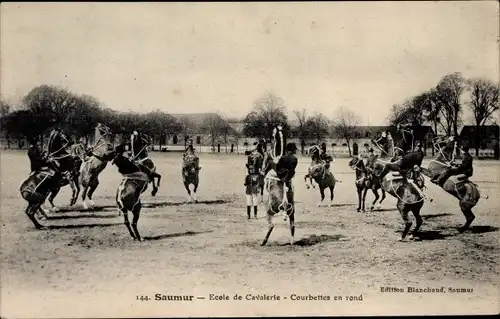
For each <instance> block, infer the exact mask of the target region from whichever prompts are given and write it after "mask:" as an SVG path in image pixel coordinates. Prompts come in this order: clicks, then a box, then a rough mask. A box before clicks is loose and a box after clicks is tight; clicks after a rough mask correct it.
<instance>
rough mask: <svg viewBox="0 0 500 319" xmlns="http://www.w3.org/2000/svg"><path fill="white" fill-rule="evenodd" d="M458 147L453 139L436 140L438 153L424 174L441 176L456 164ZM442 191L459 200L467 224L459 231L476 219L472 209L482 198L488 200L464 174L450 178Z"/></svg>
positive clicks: (424, 170)
mask: <svg viewBox="0 0 500 319" xmlns="http://www.w3.org/2000/svg"><path fill="white" fill-rule="evenodd" d="M457 145H458V143H457V141H455V139H454V138H453V137H451V138H449V139H448V140H441V141H440V140H439V139H436V140H435V141H434V147H435V148H436V151H437V152H436V156H435V157H434V159H432V160H431V161H430V162H429V165H428V167H427V168H426V169H422V173H423V174H424V175H426V176H427V177H430V178H435V177H437V176H439V175H441V174H442V173H443V172H444V171H445V170H446V169H447V168H448V167H450V166H451V165H452V163H453V162H454V160H455V154H456V149H457ZM442 189H444V190H445V191H446V192H447V193H448V194H451V195H452V196H453V197H455V198H457V199H458V201H459V205H460V210H461V211H462V213H463V214H464V216H465V220H466V221H465V224H464V225H463V226H462V227H460V228H459V231H460V232H463V231H465V230H467V229H468V228H469V226H470V225H471V223H472V222H473V221H474V219H475V216H474V214H473V213H472V208H474V206H476V205H477V203H478V202H479V199H480V198H485V199H487V198H488V196H483V195H481V192H480V191H479V187H478V186H477V185H476V184H475V183H473V182H471V181H470V180H469V179H468V178H467V177H466V176H465V175H463V174H460V175H457V176H452V177H450V178H448V179H447V180H446V182H445V183H444V185H443V187H442Z"/></svg>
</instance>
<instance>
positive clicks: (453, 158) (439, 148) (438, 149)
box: [432, 139, 457, 166]
mask: <svg viewBox="0 0 500 319" xmlns="http://www.w3.org/2000/svg"><path fill="white" fill-rule="evenodd" d="M444 142H445V141H439V140H438V141H435V142H434V147H435V148H436V149H437V151H438V152H439V154H441V156H442V157H443V158H444V159H445V161H446V162H447V163H442V162H440V161H438V160H436V159H432V161H434V162H436V163H440V164H444V165H446V166H449V165H450V163H451V162H453V161H454V160H455V153H456V151H457V141H455V140H454V139H453V140H449V141H448V143H450V142H453V151H452V153H451V159H449V158H448V157H447V156H446V155H445V153H444V152H443V147H442V146H441V144H442V143H444Z"/></svg>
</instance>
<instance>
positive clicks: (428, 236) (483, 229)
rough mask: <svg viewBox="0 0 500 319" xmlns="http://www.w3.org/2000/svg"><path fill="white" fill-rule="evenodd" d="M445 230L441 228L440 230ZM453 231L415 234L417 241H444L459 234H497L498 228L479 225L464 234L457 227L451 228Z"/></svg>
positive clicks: (428, 231) (424, 231)
mask: <svg viewBox="0 0 500 319" xmlns="http://www.w3.org/2000/svg"><path fill="white" fill-rule="evenodd" d="M443 229H445V228H442V230H443ZM451 229H453V230H454V231H453V232H449V231H448V232H442V231H440V230H421V231H419V232H418V233H417V235H416V237H417V240H419V241H420V240H424V241H425V240H441V239H446V238H448V237H456V236H459V235H461V234H467V233H472V234H483V233H491V232H497V231H498V230H499V228H498V227H495V226H489V225H481V226H471V227H470V228H469V229H467V230H466V231H465V232H460V231H459V230H458V227H453V228H451Z"/></svg>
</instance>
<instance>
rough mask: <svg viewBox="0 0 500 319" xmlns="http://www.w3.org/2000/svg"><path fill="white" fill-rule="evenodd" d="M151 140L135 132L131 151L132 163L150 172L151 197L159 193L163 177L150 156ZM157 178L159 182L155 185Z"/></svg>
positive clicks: (131, 138) (131, 142)
mask: <svg viewBox="0 0 500 319" xmlns="http://www.w3.org/2000/svg"><path fill="white" fill-rule="evenodd" d="M150 140H151V139H150V138H149V136H147V135H146V134H144V133H142V132H137V131H134V133H133V134H132V136H131V137H130V150H131V154H132V161H136V162H137V163H138V164H139V167H141V166H144V167H145V168H146V169H147V170H149V173H150V175H151V179H150V182H151V183H152V184H153V190H152V191H151V195H152V196H155V195H156V193H157V192H158V187H160V182H161V175H160V174H158V173H156V166H155V164H154V163H153V161H152V160H151V159H150V158H149V156H148V150H147V148H148V146H149V145H151V142H150ZM147 173H148V172H147ZM155 178H156V179H157V180H158V184H155Z"/></svg>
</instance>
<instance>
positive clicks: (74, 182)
mask: <svg viewBox="0 0 500 319" xmlns="http://www.w3.org/2000/svg"><path fill="white" fill-rule="evenodd" d="M70 185H71V189H72V190H73V195H72V198H71V202H70V204H69V206H73V205H75V203H76V201H77V200H78V195H80V182H79V178H78V176H75V178H74V179H72V182H71V184H70Z"/></svg>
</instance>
